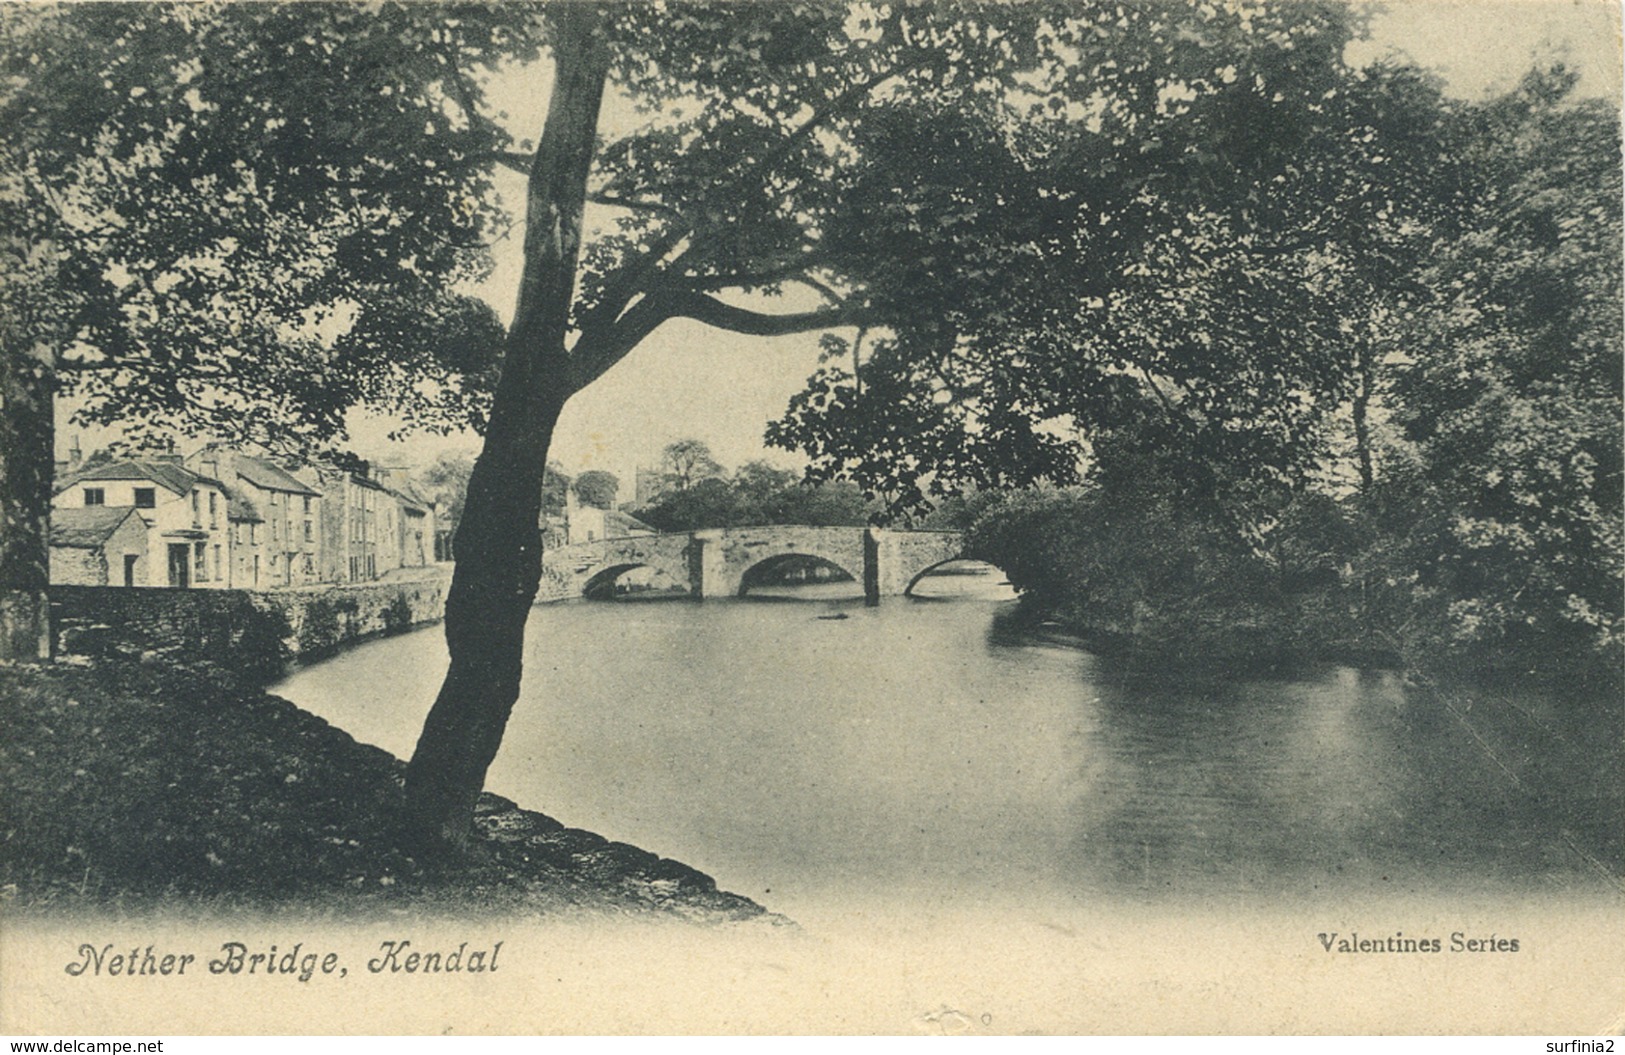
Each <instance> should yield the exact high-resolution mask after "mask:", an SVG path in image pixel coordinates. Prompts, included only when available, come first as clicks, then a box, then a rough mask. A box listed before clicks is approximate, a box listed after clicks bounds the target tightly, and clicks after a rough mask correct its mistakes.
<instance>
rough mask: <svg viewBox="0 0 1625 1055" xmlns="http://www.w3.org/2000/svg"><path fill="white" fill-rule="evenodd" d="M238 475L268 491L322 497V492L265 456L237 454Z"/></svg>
mask: <svg viewBox="0 0 1625 1055" xmlns="http://www.w3.org/2000/svg"><path fill="white" fill-rule="evenodd" d="M237 475H238V476H241V477H242V478H243V479H244V480H247V481H248V482H249V483H251V484H253V485H254V486H255V487H258V488H261V489H263V490H266V491H289V492H292V493H293V494H296V495H309V496H310V497H312V498H320V497H321V496H322V493H321V492H320V491H317V490H313V489H312V488H311V486H310V485H309V484H307V483H304V482H303V481H301V480H299V479H298V478H297V477H295V476H293V475H291V474H290V473H288V472H286V471H284V470H283V469H281V468H278V467H277V466H275V465H273V464H271V463H270V462H268V461H266V460H264V459H263V458H255V457H253V456H251V455H247V454H240V455H238V456H237Z"/></svg>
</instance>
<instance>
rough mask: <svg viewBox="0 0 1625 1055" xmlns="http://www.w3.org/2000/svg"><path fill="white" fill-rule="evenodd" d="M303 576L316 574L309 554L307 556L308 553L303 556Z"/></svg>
mask: <svg viewBox="0 0 1625 1055" xmlns="http://www.w3.org/2000/svg"><path fill="white" fill-rule="evenodd" d="M305 574H306V575H315V574H316V562H315V561H313V560H311V559H310V554H308V553H307V554H305Z"/></svg>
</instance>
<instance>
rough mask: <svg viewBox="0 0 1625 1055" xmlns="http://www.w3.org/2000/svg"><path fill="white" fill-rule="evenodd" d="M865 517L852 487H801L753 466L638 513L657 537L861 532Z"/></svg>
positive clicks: (791, 477)
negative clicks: (786, 530)
mask: <svg viewBox="0 0 1625 1055" xmlns="http://www.w3.org/2000/svg"><path fill="white" fill-rule="evenodd" d="M718 468H719V470H720V466H719V467H718ZM869 512H870V510H869V503H868V502H867V501H866V500H865V499H864V496H863V493H862V492H861V491H859V490H858V488H857V486H856V485H854V484H851V483H846V482H835V483H827V484H803V483H801V482H800V477H799V475H798V474H797V473H794V472H790V471H789V470H786V469H775V468H773V467H772V466H771V465H768V464H767V463H766V462H761V461H752V462H747V463H745V464H744V465H742V466H740V467H739V469H738V471H736V472H735V473H734V474H733V476H732V478H724V477H722V476H708V477H706V478H705V479H703V480H700V481H698V482H697V483H695V484H694V485H693V486H691V487H688V488H686V489H683V490H672V491H668V492H667V493H666V494H664V495H661V496H660V497H659V498H658V499H657V500H655V501H654V502H652V503H650V504H649V505H646V506H644V507H643V508H642V509H639V510H638V517H639V519H641V520H643V521H644V522H645V523H647V524H649V525H650V526H652V527H655V528H658V529H660V530H661V531H695V530H700V529H703V528H727V527H750V526H753V525H758V524H803V525H807V526H811V527H848V526H859V525H862V524H866V523H868V521H869Z"/></svg>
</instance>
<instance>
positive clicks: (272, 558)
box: [51, 445, 435, 590]
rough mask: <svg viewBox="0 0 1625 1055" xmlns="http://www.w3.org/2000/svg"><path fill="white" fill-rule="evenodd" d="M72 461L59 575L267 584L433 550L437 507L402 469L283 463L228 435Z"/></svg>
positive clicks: (405, 559)
mask: <svg viewBox="0 0 1625 1055" xmlns="http://www.w3.org/2000/svg"><path fill="white" fill-rule="evenodd" d="M67 469H68V471H67V472H66V473H65V474H62V475H60V476H59V479H58V483H57V485H56V489H55V494H54V497H53V499H52V503H51V581H52V582H56V583H65V584H77V585H110V586H170V587H187V588H191V587H204V588H216V589H243V590H264V589H273V588H276V587H288V586H305V585H311V584H315V583H346V582H366V581H370V580H373V579H378V578H381V577H383V576H385V575H388V574H389V573H390V572H391V571H394V570H395V569H397V568H402V567H419V566H423V565H427V564H429V563H431V562H432V561H433V559H434V542H435V520H434V507H433V505H432V504H430V503H428V502H425V501H424V500H423V499H422V498H420V497H419V496H418V495H417V494H415V493H414V492H413V490H412V488H411V485H410V484H409V483H408V482H407V481H406V480H405V479H404V474H402V473H400V472H399V471H391V470H371V471H369V472H365V473H357V472H348V471H343V470H338V469H331V468H324V467H319V466H309V465H300V466H288V467H284V466H281V465H278V464H276V463H275V462H273V461H271V460H270V459H267V458H262V457H257V456H254V455H250V454H246V453H243V452H241V451H237V450H233V449H231V448H228V447H224V446H219V445H211V446H207V447H204V448H202V449H201V450H198V451H196V452H194V453H192V454H191V455H188V456H186V457H185V458H182V457H180V456H178V455H173V454H169V455H156V456H152V457H141V458H121V459H117V460H114V461H109V462H105V463H102V464H100V465H96V466H94V467H90V468H75V467H72V466H69V467H67Z"/></svg>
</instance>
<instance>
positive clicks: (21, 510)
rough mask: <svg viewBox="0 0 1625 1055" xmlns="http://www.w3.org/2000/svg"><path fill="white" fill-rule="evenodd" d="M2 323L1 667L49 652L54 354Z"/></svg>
mask: <svg viewBox="0 0 1625 1055" xmlns="http://www.w3.org/2000/svg"><path fill="white" fill-rule="evenodd" d="M16 325H17V320H7V321H0V328H3V329H4V330H5V331H7V332H4V333H0V662H28V661H34V660H40V659H47V658H49V656H50V654H51V631H50V608H49V605H48V603H47V600H46V587H47V585H48V584H49V581H50V573H49V567H50V536H49V531H50V527H49V514H50V509H51V483H52V475H53V468H54V465H53V459H54V458H55V420H54V417H53V411H52V404H51V393H52V389H53V375H52V372H51V354H50V352H49V350H48V349H47V348H46V347H45V346H43V345H39V344H35V345H34V346H33V347H29V344H30V337H29V335H27V334H22V333H18V332H15V327H16Z"/></svg>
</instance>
